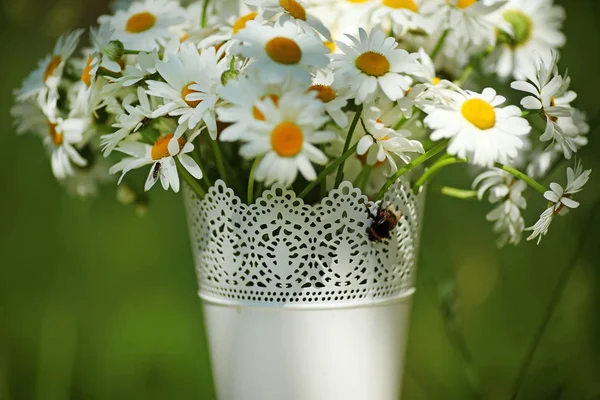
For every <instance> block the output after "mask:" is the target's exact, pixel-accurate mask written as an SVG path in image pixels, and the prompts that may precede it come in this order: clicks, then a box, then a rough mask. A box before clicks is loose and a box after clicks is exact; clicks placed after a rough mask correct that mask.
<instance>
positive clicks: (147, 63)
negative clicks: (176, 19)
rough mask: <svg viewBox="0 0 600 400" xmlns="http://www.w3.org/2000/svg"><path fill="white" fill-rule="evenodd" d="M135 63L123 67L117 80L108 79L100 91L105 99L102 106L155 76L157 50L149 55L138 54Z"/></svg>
mask: <svg viewBox="0 0 600 400" xmlns="http://www.w3.org/2000/svg"><path fill="white" fill-rule="evenodd" d="M135 59H136V63H135V64H129V65H126V66H125V70H124V71H122V76H121V77H120V78H118V79H112V78H109V82H108V83H107V84H105V85H104V86H103V87H102V89H101V97H103V98H104V99H105V102H104V104H103V105H105V103H106V101H107V100H108V99H110V98H113V97H116V96H118V95H119V92H121V91H123V89H127V88H130V87H132V86H133V85H135V84H137V83H138V82H140V81H142V80H144V79H146V78H148V77H150V76H152V75H154V74H156V63H157V62H158V61H160V57H159V55H158V50H154V51H153V52H151V53H145V52H140V53H139V54H138V55H137V57H135Z"/></svg>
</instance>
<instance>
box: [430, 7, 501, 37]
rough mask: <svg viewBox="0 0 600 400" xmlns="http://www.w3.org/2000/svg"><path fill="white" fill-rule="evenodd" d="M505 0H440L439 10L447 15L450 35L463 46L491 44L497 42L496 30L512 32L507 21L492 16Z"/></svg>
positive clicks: (447, 26)
mask: <svg viewBox="0 0 600 400" xmlns="http://www.w3.org/2000/svg"><path fill="white" fill-rule="evenodd" d="M505 3H506V1H504V0H487V1H486V0H446V1H440V4H439V12H440V13H445V15H446V17H445V18H446V28H447V29H451V31H450V36H451V37H453V38H455V39H456V41H457V42H458V44H459V45H460V46H461V47H463V46H489V45H495V44H496V31H497V30H501V31H505V32H511V26H510V24H509V23H508V22H506V21H502V20H501V21H494V20H492V19H491V18H490V15H492V14H493V13H494V12H496V11H497V10H498V9H500V8H501V7H502V6H504V4H505Z"/></svg>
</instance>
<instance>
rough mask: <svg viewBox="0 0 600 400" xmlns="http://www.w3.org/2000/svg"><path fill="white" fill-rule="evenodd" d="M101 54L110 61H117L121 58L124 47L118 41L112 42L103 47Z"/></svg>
mask: <svg viewBox="0 0 600 400" xmlns="http://www.w3.org/2000/svg"><path fill="white" fill-rule="evenodd" d="M102 52H103V53H104V55H105V56H106V57H108V58H110V59H111V61H119V60H120V59H121V58H123V54H124V52H125V46H124V45H123V42H121V41H119V40H113V41H111V42H110V43H108V44H107V45H106V46H104V49H102Z"/></svg>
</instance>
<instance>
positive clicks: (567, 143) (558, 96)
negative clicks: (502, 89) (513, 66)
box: [511, 52, 581, 159]
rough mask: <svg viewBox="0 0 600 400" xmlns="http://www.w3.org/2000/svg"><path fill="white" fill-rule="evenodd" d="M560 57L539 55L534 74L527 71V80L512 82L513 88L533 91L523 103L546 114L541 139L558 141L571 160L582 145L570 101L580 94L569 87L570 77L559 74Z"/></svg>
mask: <svg viewBox="0 0 600 400" xmlns="http://www.w3.org/2000/svg"><path fill="white" fill-rule="evenodd" d="M557 57H558V53H556V52H553V53H552V56H551V57H540V56H538V57H537V67H536V71H535V73H534V74H527V79H528V81H516V82H513V83H512V84H511V87H512V88H513V89H515V90H519V91H523V92H527V93H530V94H532V96H527V97H525V98H524V99H523V100H522V101H521V105H522V106H523V107H524V108H525V109H528V110H535V111H539V112H540V113H542V115H544V116H545V118H546V129H545V130H544V134H543V135H542V136H540V140H542V141H544V142H550V141H551V142H552V143H557V144H558V145H559V146H560V147H561V148H562V150H563V152H564V155H565V158H567V159H570V158H571V156H572V155H573V153H575V152H577V150H578V149H579V147H581V144H580V143H581V140H580V139H579V132H578V131H576V129H577V125H575V124H574V123H572V121H573V120H572V119H571V120H569V119H570V118H572V117H573V114H574V112H575V109H574V108H573V107H572V106H571V102H573V101H575V99H576V98H577V93H575V92H574V91H572V90H569V86H570V84H571V79H570V78H569V76H565V77H562V76H561V75H559V73H558V67H557V64H556V62H557ZM565 129H566V131H565Z"/></svg>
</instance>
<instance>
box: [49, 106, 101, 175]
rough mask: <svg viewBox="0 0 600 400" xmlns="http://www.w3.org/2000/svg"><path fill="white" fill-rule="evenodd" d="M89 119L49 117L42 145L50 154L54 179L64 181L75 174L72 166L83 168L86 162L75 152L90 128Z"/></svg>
mask: <svg viewBox="0 0 600 400" xmlns="http://www.w3.org/2000/svg"><path fill="white" fill-rule="evenodd" d="M90 124H91V120H90V118H79V117H70V118H67V119H63V118H55V117H50V118H49V119H48V137H46V139H45V141H44V143H45V145H46V147H47V149H48V151H49V152H50V154H51V164H52V172H53V173H54V176H55V177H56V179H59V180H61V179H65V178H67V177H69V176H73V175H74V174H75V170H74V165H75V166H77V167H85V166H86V165H87V161H86V159H85V158H83V157H82V156H81V155H80V154H79V152H78V151H77V148H76V147H77V146H79V145H80V144H81V143H82V141H83V138H84V133H85V132H86V131H87V130H88V128H89V127H90Z"/></svg>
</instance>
